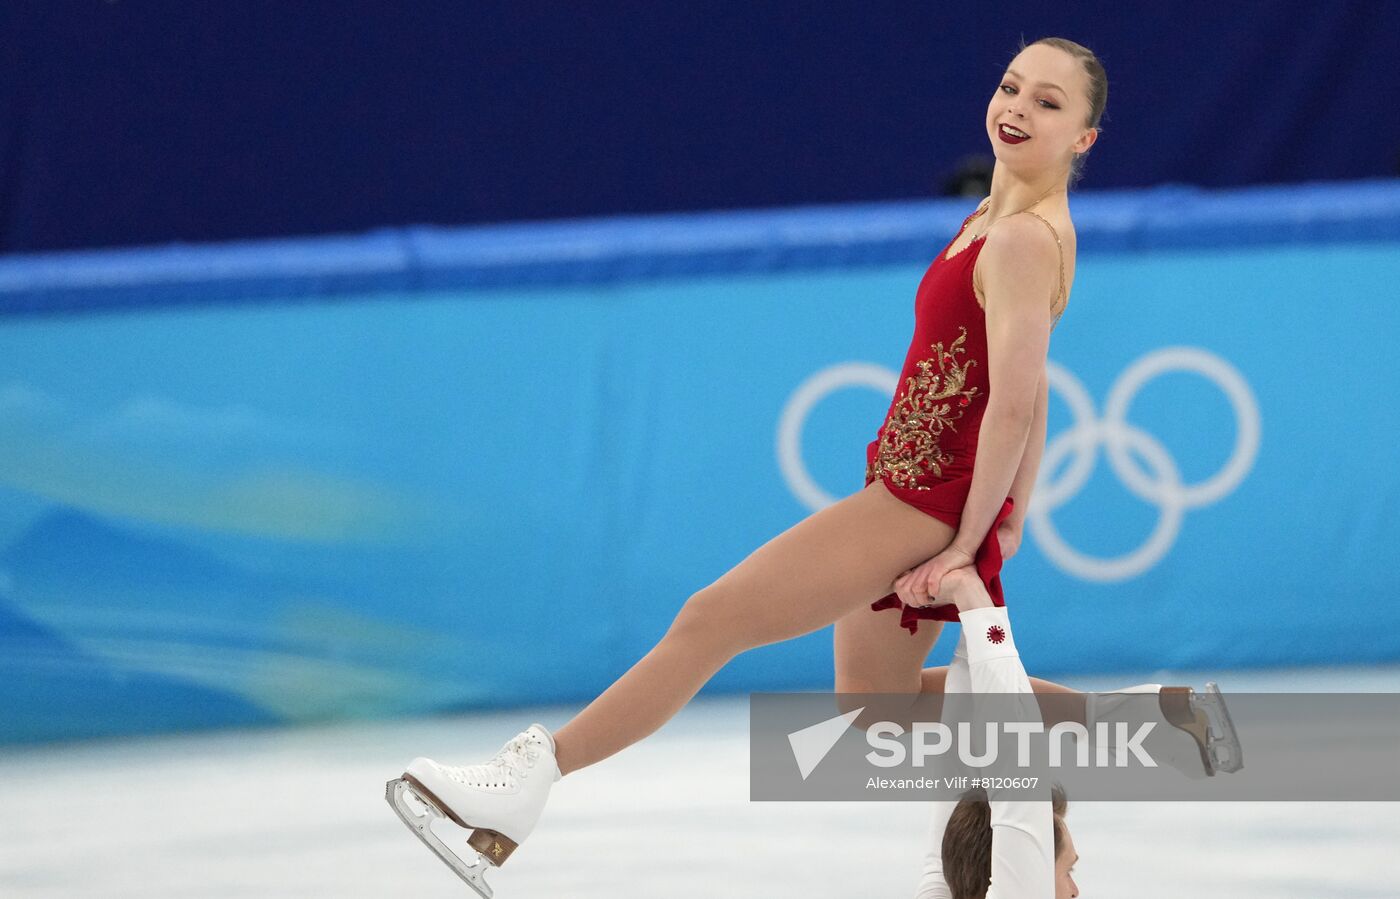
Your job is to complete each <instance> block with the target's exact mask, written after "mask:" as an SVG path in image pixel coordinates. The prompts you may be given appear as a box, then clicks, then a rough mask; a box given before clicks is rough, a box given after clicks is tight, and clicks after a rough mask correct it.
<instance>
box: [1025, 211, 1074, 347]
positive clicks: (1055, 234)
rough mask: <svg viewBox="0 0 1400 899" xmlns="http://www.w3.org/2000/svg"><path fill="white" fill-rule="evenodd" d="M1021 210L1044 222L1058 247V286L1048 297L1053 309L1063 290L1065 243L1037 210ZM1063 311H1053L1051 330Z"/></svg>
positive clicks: (1062, 309) (1062, 308) (1061, 309)
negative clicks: (1050, 296)
mask: <svg viewBox="0 0 1400 899" xmlns="http://www.w3.org/2000/svg"><path fill="white" fill-rule="evenodd" d="M1022 211H1023V212H1025V213H1026V214H1027V215H1033V216H1035V217H1036V218H1038V219H1040V220H1041V221H1042V222H1045V227H1047V228H1049V229H1050V233H1051V234H1052V235H1054V237H1055V245H1056V246H1057V247H1059V249H1060V286H1059V288H1058V289H1057V290H1056V291H1055V296H1054V297H1052V298H1051V299H1050V308H1051V309H1054V308H1055V306H1056V305H1057V304H1058V303H1059V301H1060V295H1061V294H1063V293H1064V291H1065V245H1064V244H1063V243H1062V242H1061V241H1060V232H1058V231H1056V230H1055V226H1054V225H1052V224H1050V222H1048V221H1046V219H1045V217H1044V216H1042V215H1041V214H1040V213H1038V212H1031V211H1030V210H1029V209H1025V210H1022ZM1064 311H1065V310H1064V307H1061V308H1060V311H1059V312H1056V313H1055V321H1054V322H1052V323H1051V324H1050V330H1052V331H1053V330H1054V329H1055V325H1056V324H1058V323H1059V321H1060V316H1061V315H1062V314H1064Z"/></svg>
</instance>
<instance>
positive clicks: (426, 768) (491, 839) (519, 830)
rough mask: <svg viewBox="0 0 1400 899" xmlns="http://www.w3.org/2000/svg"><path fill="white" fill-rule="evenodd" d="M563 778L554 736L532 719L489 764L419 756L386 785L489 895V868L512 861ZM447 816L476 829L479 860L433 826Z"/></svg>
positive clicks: (473, 843)
mask: <svg viewBox="0 0 1400 899" xmlns="http://www.w3.org/2000/svg"><path fill="white" fill-rule="evenodd" d="M559 777H560V775H559V765H558V763H557V762H555V760H554V737H553V736H552V735H551V734H550V733H549V731H547V730H545V729H544V727H542V726H541V725H539V724H532V725H530V727H529V729H528V730H526V731H524V732H523V733H521V734H519V735H518V736H516V737H515V738H514V739H513V740H511V741H510V742H508V743H506V745H505V746H503V747H502V748H501V751H500V752H498V753H496V757H495V758H493V759H492V760H491V761H489V762H487V763H486V764H484V765H466V766H460V767H454V766H449V765H440V764H438V763H437V762H435V761H433V760H432V759H425V758H416V759H414V760H413V761H412V762H410V763H409V765H408V768H407V769H405V771H404V774H403V777H401V778H398V779H396V780H391V781H389V782H388V784H386V785H385V798H386V799H388V800H389V804H390V805H392V806H393V807H394V811H395V812H396V813H398V816H399V817H400V818H402V819H403V822H404V823H405V824H407V825H408V826H409V828H410V829H411V830H412V831H413V832H414V833H415V834H417V836H418V838H419V839H420V840H422V841H423V843H424V844H425V845H426V846H427V847H428V848H429V849H431V850H433V852H435V853H437V855H438V857H439V858H441V859H442V860H443V861H444V862H445V863H446V864H447V866H448V867H450V868H451V869H452V870H453V871H455V872H456V873H457V876H458V877H461V878H462V879H463V880H465V881H466V882H467V885H468V886H470V887H471V888H472V889H474V890H476V892H477V893H478V894H479V895H481V896H482V897H483V899H490V897H491V894H492V890H491V887H490V885H488V884H487V883H486V869H487V867H488V866H491V865H495V866H496V867H500V866H501V865H503V864H505V862H506V859H508V858H510V855H511V853H512V852H514V851H515V849H516V847H517V846H519V845H520V844H521V843H523V842H524V841H525V838H526V837H528V836H529V835H530V831H532V830H534V829H535V822H536V821H538V820H539V818H540V812H542V811H543V810H544V802H545V799H546V798H547V797H548V796H549V788H550V786H551V785H552V784H553V783H554V782H555V781H556V780H558V779H559ZM442 818H446V819H447V820H449V821H451V822H452V823H454V824H456V825H458V826H459V827H464V828H466V829H468V830H470V831H471V835H470V836H469V837H468V838H467V841H466V842H467V845H468V846H469V847H471V848H472V849H473V850H475V851H476V857H475V858H474V859H472V860H471V861H468V860H466V859H465V858H463V857H462V856H460V855H458V854H457V853H456V852H454V851H453V850H452V849H449V848H448V847H447V845H446V844H445V843H443V842H442V840H441V839H440V838H439V837H438V835H437V834H436V833H434V832H433V829H432V825H433V821H434V820H435V819H442Z"/></svg>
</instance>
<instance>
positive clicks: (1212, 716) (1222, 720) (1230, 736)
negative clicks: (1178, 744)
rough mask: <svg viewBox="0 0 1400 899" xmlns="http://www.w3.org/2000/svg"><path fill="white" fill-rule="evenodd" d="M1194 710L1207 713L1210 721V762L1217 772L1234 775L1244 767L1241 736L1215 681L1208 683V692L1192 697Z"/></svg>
mask: <svg viewBox="0 0 1400 899" xmlns="http://www.w3.org/2000/svg"><path fill="white" fill-rule="evenodd" d="M1191 704H1192V706H1193V707H1194V708H1198V709H1200V710H1201V711H1202V712H1204V713H1205V716H1206V718H1207V719H1208V720H1209V721H1210V746H1209V752H1210V761H1211V765H1212V766H1213V767H1214V768H1215V770H1217V771H1223V772H1225V773H1226V774H1230V773H1233V772H1235V771H1238V770H1240V769H1241V768H1243V767H1244V750H1243V749H1242V748H1241V746H1240V735H1239V732H1238V731H1236V730H1235V722H1234V721H1232V720H1230V711H1229V709H1227V708H1225V697H1224V696H1223V695H1222V694H1221V692H1220V687H1219V686H1218V685H1217V684H1216V683H1215V681H1207V682H1206V691H1205V692H1204V693H1196V694H1194V695H1193V696H1192V697H1191Z"/></svg>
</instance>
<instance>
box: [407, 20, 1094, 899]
mask: <svg viewBox="0 0 1400 899" xmlns="http://www.w3.org/2000/svg"><path fill="white" fill-rule="evenodd" d="M1107 90H1108V89H1107V82H1106V79H1105V76H1104V71H1103V66H1102V65H1101V64H1100V63H1099V61H1098V59H1097V58H1096V57H1095V56H1094V54H1093V52H1092V51H1090V50H1088V49H1087V48H1085V47H1082V46H1080V45H1079V44H1076V43H1073V42H1072V41H1067V40H1064V39H1061V38H1045V39H1042V40H1039V41H1036V42H1035V43H1033V44H1031V45H1030V46H1025V47H1023V48H1022V49H1021V50H1020V52H1019V53H1018V54H1017V55H1016V57H1015V58H1014V59H1013V60H1012V61H1011V63H1010V65H1009V66H1008V67H1007V69H1006V72H1005V74H1004V75H1003V76H1002V77H1001V78H1000V79H999V80H998V82H997V84H996V86H995V89H994V90H993V93H992V97H991V100H990V102H989V103H988V105H987V115H986V120H985V123H984V127H985V130H986V135H987V139H988V140H989V141H990V142H991V145H992V152H993V153H994V154H995V156H996V165H995V168H994V170H993V175H992V188H991V195H990V196H989V197H987V198H986V200H985V201H984V202H982V203H981V204H979V206H978V207H977V209H976V211H974V212H973V213H972V214H971V215H970V216H968V218H967V219H965V220H964V222H963V227H962V229H961V230H960V231H959V232H958V234H957V235H955V236H954V238H953V240H952V241H950V243H949V244H948V246H947V247H945V248H944V250H943V251H942V252H940V253H939V255H938V257H937V258H935V259H934V261H933V263H932V264H931V265H930V267H929V269H928V271H927V272H926V273H925V275H924V277H923V279H922V281H921V283H920V284H919V288H918V292H917V294H916V298H915V326H914V327H915V333H914V340H913V343H912V345H911V346H910V349H909V353H908V357H907V358H906V360H905V363H904V367H903V372H902V374H901V377H900V384H901V387H900V389H899V390H898V391H897V392H896V394H895V396H894V398H893V401H892V403H891V406H890V411H889V415H888V416H887V418H886V420H885V423H884V425H883V426H882V427H881V428H880V429H879V431H878V434H877V438H876V439H875V440H874V441H873V442H872V443H871V444H870V446H868V447H867V451H866V460H867V467H866V486H865V488H864V489H863V490H860V491H858V492H856V493H854V494H852V495H851V496H848V497H846V498H845V499H843V500H841V501H840V502H837V503H835V504H833V505H831V506H828V507H827V508H825V509H822V510H820V511H818V512H816V513H814V514H813V515H811V516H809V517H808V518H806V519H804V520H803V521H801V522H798V523H797V524H796V525H794V526H793V527H791V528H789V529H788V530H787V531H784V532H783V533H781V534H779V535H778V536H777V537H775V538H773V539H772V540H770V541H769V542H767V543H765V544H764V545H763V546H761V547H759V548H758V549H757V550H755V551H754V552H753V553H752V554H750V555H749V556H748V557H747V558H745V559H744V560H743V561H742V562H740V563H739V564H738V565H737V566H735V567H734V568H733V569H731V570H730V571H728V572H727V573H725V574H724V575H723V576H722V577H720V578H719V579H718V580H717V581H715V582H714V583H712V584H711V585H709V586H708V587H705V588H704V589H703V590H700V591H699V592H697V593H695V594H694V595H692V596H691V597H690V598H689V599H688V600H687V601H686V603H685V604H684V606H683V607H682V608H681V610H680V612H679V613H678V614H677V616H676V618H675V620H674V622H673V623H672V625H671V627H670V629H669V630H668V631H667V632H666V634H665V636H664V637H663V638H662V639H661V641H660V642H659V643H658V644H657V645H656V646H655V647H654V648H653V649H652V650H651V651H650V652H648V653H647V654H646V655H645V656H644V657H643V658H642V659H641V660H640V661H638V662H637V663H636V664H635V665H633V666H632V668H631V669H630V670H629V671H627V673H626V674H624V675H623V676H622V677H621V678H619V679H618V680H617V681H616V682H615V683H614V684H613V685H612V686H610V687H609V688H608V689H607V690H606V691H604V693H603V694H602V695H601V696H599V697H598V698H597V699H595V700H594V701H593V702H592V703H591V704H590V705H589V706H588V707H587V708H585V709H584V710H583V711H582V712H580V713H579V714H578V715H577V716H576V717H574V718H573V720H571V721H569V722H568V723H567V724H565V725H564V726H563V727H561V728H559V729H558V731H557V732H555V733H554V734H550V733H549V732H548V731H547V730H546V729H545V728H544V727H542V726H540V725H538V724H536V725H532V726H531V727H530V728H529V729H527V730H526V731H524V732H523V733H521V734H519V735H518V736H516V737H515V738H514V739H512V740H511V741H509V742H508V743H507V744H506V745H505V747H503V748H502V750H501V752H500V753H499V754H498V755H497V756H496V757H495V758H494V759H493V760H491V761H490V762H488V763H486V764H483V765H472V766H449V765H441V764H438V763H436V762H433V761H432V760H430V759H425V758H418V759H414V760H413V762H412V763H410V764H409V766H408V768H407V769H406V771H405V772H404V776H403V777H402V778H400V779H398V780H395V781H391V782H390V784H389V792H390V796H389V798H390V801H391V803H392V804H394V806H395V809H396V811H398V813H399V815H400V816H401V817H403V819H404V821H405V822H406V823H408V824H409V825H410V826H411V827H413V828H414V829H415V831H416V832H417V834H418V835H419V837H420V838H422V839H423V840H424V842H426V843H428V845H429V846H430V848H432V849H433V850H434V851H435V852H438V854H439V855H441V856H442V857H443V860H444V861H446V862H447V863H448V864H449V865H451V866H452V867H453V868H454V870H456V871H457V872H458V874H459V875H460V876H462V877H463V878H465V879H467V880H468V882H469V883H471V885H472V886H473V887H474V888H476V889H477V890H478V892H482V894H483V895H489V890H488V888H487V887H486V886H485V884H484V880H482V879H481V876H480V875H481V869H482V868H483V867H484V866H483V865H481V864H480V859H478V860H477V861H476V862H474V863H468V864H463V863H462V862H461V861H460V859H459V858H457V857H456V856H455V854H454V853H452V852H451V850H448V849H447V848H446V847H445V846H443V845H442V844H441V843H440V842H439V841H437V840H436V839H435V837H433V836H432V831H431V830H430V829H428V828H426V826H425V825H424V823H423V822H425V821H430V818H429V817H428V816H429V815H432V814H438V813H441V814H444V815H446V816H447V817H449V818H451V819H452V820H453V821H455V822H456V823H457V824H459V825H461V826H463V827H467V828H470V829H472V830H473V835H472V837H471V839H470V840H469V843H470V845H471V846H472V848H473V849H475V850H476V851H477V852H478V853H480V854H481V857H482V858H483V859H484V860H485V862H486V863H487V864H492V865H499V864H501V863H503V862H504V861H505V860H506V859H507V858H508V857H509V856H510V854H511V852H513V851H514V849H515V847H516V846H517V845H518V844H519V843H520V842H522V841H524V839H525V838H526V837H527V836H528V835H529V834H530V832H531V831H532V829H533V828H534V826H535V823H536V821H537V820H538V818H539V815H540V812H541V810H542V809H543V806H544V802H545V799H546V796H547V795H548V792H549V788H550V785H551V784H552V783H553V782H554V781H556V780H558V779H559V778H560V777H562V776H563V775H565V774H569V773H571V772H573V771H577V770H578V769H580V768H583V767H585V766H588V765H591V764H593V763H595V762H598V761H601V760H603V759H605V758H607V757H608V756H610V755H613V754H614V753H616V752H618V751H620V750H622V749H624V748H626V747H627V746H630V745H631V744H633V743H635V742H637V741H638V740H640V739H642V738H643V737H646V736H647V735H649V734H651V733H652V732H653V731H655V730H656V729H657V728H659V727H660V726H661V725H662V724H664V723H665V722H666V721H668V720H669V719H670V718H671V717H672V716H673V715H675V714H676V712H678V711H679V710H680V709H681V708H682V707H683V706H684V705H685V704H686V703H687V702H689V700H690V699H691V697H693V696H694V695H695V694H696V693H697V692H698V691H699V690H700V688H701V687H702V686H703V685H704V684H705V682H706V681H708V680H709V679H710V678H711V677H712V676H713V675H714V674H715V673H716V672H717V671H719V669H720V668H722V667H723V666H724V665H725V664H726V663H727V662H728V661H729V660H730V659H732V658H734V657H735V656H736V655H738V654H739V653H741V652H744V651H746V650H749V649H753V648H756V647H759V646H764V645H767V644H770V643H775V642H778V641H782V640H788V639H791V638H793V637H800V636H802V635H804V634H809V633H811V632H812V631H815V630H818V629H820V628H823V627H826V626H827V625H829V624H832V623H835V625H836V628H835V653H836V689H837V692H841V693H846V692H878V693H917V692H919V690H920V687H921V681H922V678H923V674H922V668H923V662H924V659H925V658H926V656H927V655H928V653H929V650H930V649H931V648H932V646H933V643H934V641H935V640H936V639H937V637H938V633H939V630H940V629H941V623H940V622H941V621H944V620H955V618H956V612H955V611H954V610H953V609H952V607H951V606H945V607H944V608H941V609H940V608H935V607H932V605H931V604H932V603H934V602H935V601H936V600H935V598H936V597H937V596H938V593H939V589H940V582H941V581H942V578H943V576H944V575H945V574H947V573H948V572H950V571H953V570H955V569H959V568H964V567H969V566H972V567H973V568H974V569H975V572H976V573H977V575H978V576H979V578H980V579H981V580H982V581H983V582H984V584H985V585H986V587H987V590H988V593H989V595H990V596H991V597H992V600H993V602H994V604H995V605H998V606H1000V605H1002V604H1003V599H1002V593H1001V584H1000V579H999V577H998V573H999V570H1000V566H1001V562H1002V557H1003V553H1004V551H1005V550H1004V548H1003V542H1005V543H1009V544H1011V545H1012V546H1014V544H1015V543H1017V542H1019V535H1020V531H1021V525H1022V522H1023V521H1024V517H1025V510H1026V502H1027V500H1029V498H1030V492H1031V488H1032V486H1033V485H1034V482H1035V474H1036V468H1037V466H1038V465H1039V461H1040V453H1041V448H1042V444H1043V442H1044V438H1045V406H1046V404H1047V402H1048V399H1047V391H1048V388H1047V385H1046V381H1045V377H1044V368H1045V359H1046V354H1047V350H1048V346H1049V339H1050V331H1051V329H1052V328H1053V327H1054V325H1055V324H1056V322H1057V321H1058V319H1059V317H1060V315H1061V314H1062V313H1063V311H1064V308H1065V303H1066V301H1067V298H1068V295H1069V284H1070V283H1071V282H1072V281H1073V279H1074V258H1075V238H1074V229H1073V226H1072V224H1071V221H1070V215H1069V207H1068V197H1067V190H1068V187H1069V182H1070V179H1071V176H1072V175H1074V174H1076V173H1077V172H1078V169H1079V166H1080V164H1081V160H1082V158H1083V156H1084V154H1085V153H1087V152H1088V151H1089V148H1090V147H1092V146H1093V145H1094V142H1095V140H1096V139H1097V137H1098V131H1099V128H1098V123H1099V119H1100V117H1101V116H1102V113H1103V109H1104V105H1105V102H1106V98H1107ZM1032 207H1036V208H1038V209H1039V210H1040V211H1039V212H1032V211H1031V209H1032ZM973 222H975V226H974V227H972V228H971V229H969V227H968V226H969V225H970V224H972V223H973ZM1007 548H1011V547H1007ZM891 591H893V592H891ZM880 597H884V598H883V599H880ZM872 600H875V602H874V607H875V608H876V609H883V608H900V609H901V610H902V611H901V614H900V616H898V619H896V616H893V615H889V614H886V613H885V612H881V611H875V612H872V611H871V603H872ZM920 619H928V620H929V626H927V627H924V628H922V629H921V628H919V627H918V623H919V621H920ZM901 626H902V627H904V628H907V630H908V631H909V633H903V632H902V631H901V630H900V628H901ZM408 794H413V795H414V796H416V797H417V798H418V799H420V800H422V801H423V806H424V808H425V812H424V814H422V815H419V814H418V812H417V810H416V808H414V807H413V806H411V805H410V804H408V803H406V802H405V801H404V799H405V796H407V795H408ZM435 843H436V845H434V844H435ZM449 856H452V857H451V858H449ZM454 861H456V862H457V863H455V864H454Z"/></svg>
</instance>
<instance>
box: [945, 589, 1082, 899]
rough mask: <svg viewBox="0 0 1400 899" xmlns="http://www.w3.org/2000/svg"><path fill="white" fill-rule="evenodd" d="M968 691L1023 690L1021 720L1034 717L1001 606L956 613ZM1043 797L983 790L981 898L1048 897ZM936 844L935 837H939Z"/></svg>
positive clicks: (1050, 874)
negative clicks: (987, 874)
mask: <svg viewBox="0 0 1400 899" xmlns="http://www.w3.org/2000/svg"><path fill="white" fill-rule="evenodd" d="M959 617H960V618H961V619H962V632H963V639H964V640H966V642H967V651H968V658H969V662H970V668H971V675H972V692H974V693H1025V694H1027V699H1026V702H1025V705H1024V707H1023V709H1022V710H1021V711H1022V713H1023V714H1022V717H1023V718H1024V719H1025V720H1031V719H1032V718H1034V719H1039V716H1040V711H1039V706H1038V704H1037V703H1036V700H1035V694H1034V693H1033V692H1032V690H1031V682H1030V678H1028V677H1027V676H1026V669H1025V668H1023V667H1022V666H1021V657H1020V655H1019V654H1018V653H1017V652H1016V642H1015V640H1013V639H1012V636H1011V622H1010V620H1009V619H1008V617H1007V613H1006V609H1005V608H997V607H995V606H994V607H992V608H985V609H970V610H968V611H966V612H962V613H960V615H959ZM1037 792H1039V793H1041V794H1042V795H1043V796H1044V799H1043V800H1025V799H1021V800H999V799H997V796H996V793H997V791H995V790H992V791H989V795H988V799H989V801H990V804H991V810H992V882H991V886H990V887H989V888H988V889H987V899H1054V896H1055V823H1054V820H1053V814H1054V813H1053V812H1052V811H1051V809H1050V786H1049V784H1043V785H1042V786H1041V787H1040V789H1039V790H1038V791H1037ZM940 842H941V841H940Z"/></svg>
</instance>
